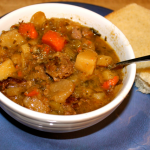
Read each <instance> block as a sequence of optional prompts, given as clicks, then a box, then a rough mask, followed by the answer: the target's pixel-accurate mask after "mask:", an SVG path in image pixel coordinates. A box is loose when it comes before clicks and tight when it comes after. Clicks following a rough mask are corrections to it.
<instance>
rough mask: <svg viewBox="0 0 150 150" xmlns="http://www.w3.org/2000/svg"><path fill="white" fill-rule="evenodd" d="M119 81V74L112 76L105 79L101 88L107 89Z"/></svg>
mask: <svg viewBox="0 0 150 150" xmlns="http://www.w3.org/2000/svg"><path fill="white" fill-rule="evenodd" d="M118 81H119V76H114V78H113V79H110V80H108V81H105V82H104V83H103V85H102V88H103V89H105V90H109V89H110V88H111V87H112V86H115V85H116V84H117V83H118Z"/></svg>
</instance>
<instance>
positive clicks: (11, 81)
mask: <svg viewBox="0 0 150 150" xmlns="http://www.w3.org/2000/svg"><path fill="white" fill-rule="evenodd" d="M16 83H17V84H25V83H26V81H25V80H23V79H15V78H11V77H9V78H7V79H6V80H3V81H0V86H1V87H2V90H4V89H5V88H6V87H7V86H8V85H10V84H11V85H15V84H16Z"/></svg>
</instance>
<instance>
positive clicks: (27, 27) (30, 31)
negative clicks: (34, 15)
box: [19, 23, 38, 39]
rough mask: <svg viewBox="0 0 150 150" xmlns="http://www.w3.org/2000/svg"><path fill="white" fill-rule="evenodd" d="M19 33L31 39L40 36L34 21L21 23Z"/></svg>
mask: <svg viewBox="0 0 150 150" xmlns="http://www.w3.org/2000/svg"><path fill="white" fill-rule="evenodd" d="M19 33H20V34H21V35H23V36H25V37H29V38H31V39H36V38H37V37H38V33H37V31H36V29H35V27H34V25H33V24H32V23H21V24H20V26H19Z"/></svg>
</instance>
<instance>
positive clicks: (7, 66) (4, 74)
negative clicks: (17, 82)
mask: <svg viewBox="0 0 150 150" xmlns="http://www.w3.org/2000/svg"><path fill="white" fill-rule="evenodd" d="M0 71H1V73H0V80H4V79H7V78H8V77H10V76H11V75H12V73H14V72H15V71H16V68H15V67H14V64H13V62H12V60H10V59H8V60H6V61H4V62H3V63H2V64H1V65H0Z"/></svg>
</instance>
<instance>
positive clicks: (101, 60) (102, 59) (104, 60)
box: [97, 55, 112, 67]
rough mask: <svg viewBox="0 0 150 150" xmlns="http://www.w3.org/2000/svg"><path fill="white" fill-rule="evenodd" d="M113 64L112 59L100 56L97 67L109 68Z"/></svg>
mask: <svg viewBox="0 0 150 150" xmlns="http://www.w3.org/2000/svg"><path fill="white" fill-rule="evenodd" d="M111 63H112V58H111V57H110V56H106V55H98V59H97V65H98V66H103V67H107V66H109V65H110V64H111Z"/></svg>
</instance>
